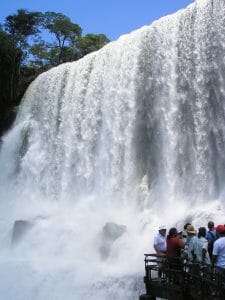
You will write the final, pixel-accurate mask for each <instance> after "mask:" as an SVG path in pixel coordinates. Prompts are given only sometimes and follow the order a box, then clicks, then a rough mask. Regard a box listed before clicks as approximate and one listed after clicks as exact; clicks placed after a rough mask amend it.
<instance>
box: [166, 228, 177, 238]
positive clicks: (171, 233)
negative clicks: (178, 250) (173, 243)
mask: <svg viewBox="0 0 225 300" xmlns="http://www.w3.org/2000/svg"><path fill="white" fill-rule="evenodd" d="M176 236H177V229H176V228H175V227H172V228H170V230H169V234H168V235H167V239H168V240H169V239H171V238H172V237H176Z"/></svg>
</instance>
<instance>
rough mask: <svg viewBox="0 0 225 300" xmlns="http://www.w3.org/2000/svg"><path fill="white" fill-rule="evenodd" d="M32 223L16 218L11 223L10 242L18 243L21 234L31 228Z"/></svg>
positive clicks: (21, 236)
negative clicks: (12, 223)
mask: <svg viewBox="0 0 225 300" xmlns="http://www.w3.org/2000/svg"><path fill="white" fill-rule="evenodd" d="M32 226H33V223H32V222H29V221H24V220H17V221H15V222H14V225H13V233H12V244H16V243H18V242H19V241H20V240H21V239H22V238H23V236H24V235H25V234H26V233H27V232H28V231H29V230H30V229H31V228H32Z"/></svg>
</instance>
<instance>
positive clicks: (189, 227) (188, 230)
mask: <svg viewBox="0 0 225 300" xmlns="http://www.w3.org/2000/svg"><path fill="white" fill-rule="evenodd" d="M186 231H187V232H188V233H196V231H195V228H194V226H193V225H188V226H187V229H186Z"/></svg>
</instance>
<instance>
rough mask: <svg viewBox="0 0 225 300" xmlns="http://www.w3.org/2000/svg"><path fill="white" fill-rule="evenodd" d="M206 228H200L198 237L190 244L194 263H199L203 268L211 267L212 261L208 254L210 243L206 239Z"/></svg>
mask: <svg viewBox="0 0 225 300" xmlns="http://www.w3.org/2000/svg"><path fill="white" fill-rule="evenodd" d="M205 236H206V228H205V227H200V228H199V229H198V237H197V238H194V239H192V240H191V243H190V244H189V251H190V252H191V254H192V261H193V262H195V263H199V264H200V265H201V267H203V266H205V267H209V266H210V265H211V260H210V257H209V252H208V242H207V240H206V238H205Z"/></svg>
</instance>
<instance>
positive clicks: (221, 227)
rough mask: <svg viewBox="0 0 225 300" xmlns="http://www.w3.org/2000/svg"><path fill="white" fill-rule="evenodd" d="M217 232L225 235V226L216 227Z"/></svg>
mask: <svg viewBox="0 0 225 300" xmlns="http://www.w3.org/2000/svg"><path fill="white" fill-rule="evenodd" d="M215 229H216V231H218V232H220V233H223V232H224V233H225V226H224V225H218V226H216V228H215Z"/></svg>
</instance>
